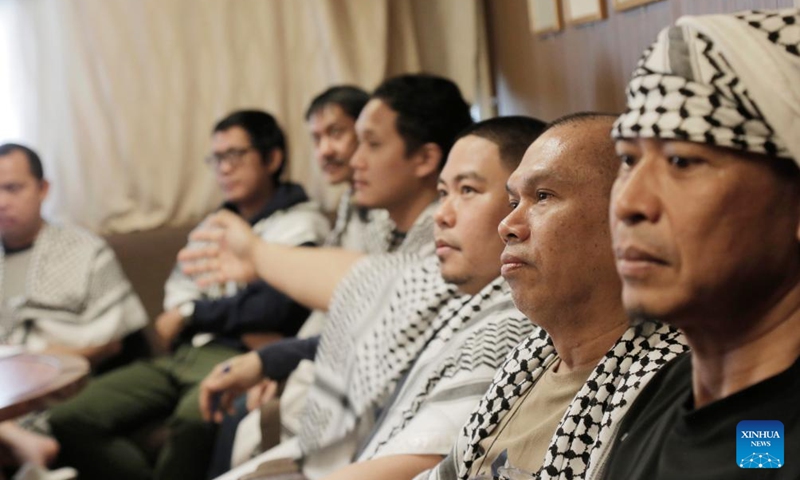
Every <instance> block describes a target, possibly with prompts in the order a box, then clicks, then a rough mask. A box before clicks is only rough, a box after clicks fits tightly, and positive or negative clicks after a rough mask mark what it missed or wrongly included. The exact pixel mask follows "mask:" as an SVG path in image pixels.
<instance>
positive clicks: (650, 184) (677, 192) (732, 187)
mask: <svg viewBox="0 0 800 480" xmlns="http://www.w3.org/2000/svg"><path fill="white" fill-rule="evenodd" d="M798 47H800V11H798V10H796V9H790V10H782V11H762V12H755V11H752V12H743V13H739V14H734V15H713V16H702V17H685V18H682V19H680V20H679V21H678V23H677V26H675V27H673V28H668V29H666V30H664V31H662V32H661V34H660V35H659V37H658V40H657V41H656V42H655V44H654V45H653V46H652V47H651V48H650V49H648V50H647V51H646V52H645V54H644V57H643V58H642V60H641V61H640V62H639V65H638V66H637V68H636V70H635V72H634V76H633V79H632V80H631V82H630V85H629V87H628V111H627V112H626V113H625V114H624V115H622V116H621V117H620V118H619V120H618V121H617V123H616V125H615V129H614V133H613V134H614V137H615V138H616V139H617V152H618V153H619V155H620V158H621V160H622V165H621V167H620V172H619V176H618V178H617V181H616V183H615V186H614V189H613V191H612V198H611V224H612V237H613V243H614V249H615V254H616V258H617V270H618V271H619V274H620V276H621V277H622V280H623V303H624V304H625V307H626V310H628V312H629V314H631V315H632V316H634V317H644V318H647V317H655V318H659V319H661V320H663V321H665V322H667V323H670V324H672V325H674V326H676V327H678V328H680V329H681V330H682V331H683V332H684V333H685V334H686V337H687V340H688V342H689V344H690V346H691V347H692V353H691V354H687V355H684V356H683V357H681V358H679V359H677V360H676V361H673V362H672V363H670V364H669V365H667V366H666V367H665V368H664V369H662V370H661V372H660V373H659V374H658V375H657V376H656V377H655V378H654V379H653V381H652V382H651V383H650V384H649V385H648V386H647V388H646V389H645V390H644V391H643V392H642V394H641V395H640V397H639V398H638V399H637V401H636V402H635V404H634V405H633V406H632V407H631V410H630V411H629V413H628V415H627V416H626V419H625V421H624V423H623V424H622V426H621V427H620V430H619V434H618V436H617V440H616V444H615V445H614V449H613V453H612V456H611V459H610V462H609V463H608V464H607V467H606V468H605V477H604V478H607V479H621V478H625V479H629V478H630V479H639V478H647V479H673V478H679V477H687V476H688V477H690V478H725V479H736V478H756V477H755V476H753V475H752V474H751V472H747V471H744V469H747V468H761V469H769V468H775V470H769V471H768V472H761V474H762V476H759V477H758V478H781V479H784V478H785V479H789V478H791V479H796V478H800V460H798V459H797V458H793V457H785V456H784V453H789V452H797V451H798V450H800V415H799V414H800V361H798V354H800V248H798V242H800V170H798V167H797V163H798V162H799V161H800V136H798V134H797V132H798V127H800V91H798V89H797V85H798V84H800V52H798ZM747 421H770V422H771V423H760V422H756V423H740V422H747ZM779 422H780V423H779ZM749 432H754V433H753V434H750V433H749ZM776 434H777V436H778V437H780V438H776ZM751 436H755V437H760V438H756V441H753V440H749V439H748V437H751ZM764 437H768V439H767V440H766V441H765V440H764Z"/></svg>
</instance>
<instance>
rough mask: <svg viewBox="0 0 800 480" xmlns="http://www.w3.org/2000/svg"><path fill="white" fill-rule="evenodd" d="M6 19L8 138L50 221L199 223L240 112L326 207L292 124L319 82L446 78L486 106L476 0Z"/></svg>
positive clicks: (22, 9) (117, 5)
mask: <svg viewBox="0 0 800 480" xmlns="http://www.w3.org/2000/svg"><path fill="white" fill-rule="evenodd" d="M0 2H2V5H3V7H4V8H3V11H10V13H9V15H10V18H13V19H14V21H13V22H12V25H11V29H10V31H9V32H8V33H9V35H10V38H13V39H16V40H17V41H13V42H11V47H12V59H13V60H14V65H16V68H14V69H12V71H10V72H4V73H3V75H7V78H8V81H9V82H10V83H11V85H12V87H13V92H14V100H15V103H16V104H17V105H18V107H19V111H20V120H21V123H20V125H21V127H20V129H21V135H20V138H19V139H18V140H20V141H24V142H26V143H29V144H30V145H31V146H32V147H33V148H34V149H36V150H38V151H39V152H40V153H41V155H42V157H43V160H44V162H45V168H46V171H47V176H48V177H49V179H50V180H51V183H52V189H51V198H50V199H49V201H48V203H47V204H46V213H47V214H48V216H49V217H51V218H55V219H60V220H67V221H71V222H75V223H79V224H82V225H85V226H87V227H89V228H92V229H94V230H96V231H100V232H104V233H108V232H127V231H133V230H143V229H151V228H156V227H160V226H165V225H182V224H188V223H192V222H196V221H198V220H199V219H200V218H201V217H202V216H203V215H204V214H206V213H207V212H208V211H210V210H211V209H213V208H214V207H215V206H216V205H217V204H218V203H219V201H220V197H219V194H218V192H217V188H216V186H215V185H214V181H213V175H212V172H211V171H210V170H208V169H207V168H206V166H205V165H204V163H203V161H202V159H203V157H204V155H205V154H206V153H207V152H208V149H209V145H210V134H211V128H212V126H213V123H214V122H215V121H216V120H218V119H219V118H221V117H222V116H224V115H225V114H226V113H228V112H230V111H232V110H234V109H239V108H261V109H265V110H267V111H269V112H271V113H273V114H274V115H275V116H276V118H278V120H279V122H280V123H281V125H282V126H283V127H284V129H285V130H286V132H287V135H288V138H289V149H290V153H289V156H290V165H289V167H288V172H289V176H290V178H291V179H292V180H295V181H299V182H300V183H303V184H304V185H305V186H306V187H307V189H308V191H309V193H310V194H311V195H312V197H315V198H316V199H318V200H319V201H320V202H321V203H323V204H324V205H325V206H326V207H327V208H331V207H332V205H333V204H334V202H335V194H336V191H335V190H331V189H329V188H328V187H327V186H325V185H324V182H323V181H322V179H321V176H320V174H319V172H318V171H317V168H316V166H315V165H314V164H313V162H312V161H311V149H310V141H309V139H308V134H307V133H306V130H305V119H304V117H303V114H304V111H305V108H306V106H307V104H308V102H309V101H310V99H311V98H312V97H313V96H314V95H315V94H317V93H319V92H320V91H322V90H323V89H325V88H327V87H328V86H330V85H334V84H341V83H351V84H356V85H360V86H362V87H363V88H365V89H368V90H369V89H372V88H374V87H375V86H376V85H377V84H378V83H379V82H380V81H381V80H382V79H383V78H384V77H385V76H387V75H394V74H399V73H404V72H418V71H426V72H431V73H437V74H441V75H445V76H448V77H450V78H452V79H453V80H455V81H456V82H457V83H458V84H459V86H460V87H461V88H462V91H463V92H464V94H465V96H466V97H467V98H468V99H469V100H470V101H473V102H475V103H477V104H480V105H481V106H482V107H483V108H482V111H483V112H485V111H486V106H487V105H488V106H490V105H491V102H490V97H491V91H490V79H489V70H488V67H487V65H488V59H487V50H488V49H487V47H486V35H485V31H484V30H483V29H484V18H483V10H482V2H481V1H480V0H370V1H363V0H238V1H221V0H168V1H165V0H70V1H69V2H64V1H63V0H0Z"/></svg>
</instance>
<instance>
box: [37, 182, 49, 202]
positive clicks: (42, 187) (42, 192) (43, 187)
mask: <svg viewBox="0 0 800 480" xmlns="http://www.w3.org/2000/svg"><path fill="white" fill-rule="evenodd" d="M49 191H50V182H48V181H47V180H45V179H44V178H43V179H41V180H39V201H40V202H43V201H44V199H45V198H47V193H48V192H49Z"/></svg>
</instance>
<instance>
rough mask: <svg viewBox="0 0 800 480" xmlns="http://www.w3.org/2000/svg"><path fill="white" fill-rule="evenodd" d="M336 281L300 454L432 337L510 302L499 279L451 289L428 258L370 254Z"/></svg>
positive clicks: (392, 380)
mask: <svg viewBox="0 0 800 480" xmlns="http://www.w3.org/2000/svg"><path fill="white" fill-rule="evenodd" d="M342 283H343V286H342V287H341V288H339V289H337V293H336V298H335V299H334V302H333V303H332V308H331V311H330V321H329V322H328V323H327V325H326V327H325V330H324V331H323V334H322V341H321V343H320V347H319V351H318V353H317V357H316V361H315V379H314V386H313V387H312V389H311V391H310V392H309V395H308V404H307V406H306V411H305V417H304V421H303V425H302V427H301V429H300V439H301V445H302V449H303V451H304V453H310V452H314V451H316V450H319V449H321V448H324V447H326V446H328V445H331V444H333V443H335V442H337V441H338V440H340V439H342V438H343V437H344V436H345V435H347V434H348V432H351V431H353V429H354V428H355V426H356V425H357V424H358V422H359V418H361V417H362V416H363V415H368V412H371V411H372V409H373V408H374V407H376V406H378V405H380V404H382V402H383V401H385V400H386V399H387V398H388V396H389V394H390V393H391V391H392V389H393V388H394V386H395V385H396V384H397V381H398V380H399V379H400V377H401V376H402V375H403V373H404V372H405V371H406V370H407V369H408V368H409V367H410V366H411V365H412V364H413V363H414V361H415V359H416V358H417V357H418V356H419V355H420V353H421V352H422V351H423V350H424V349H425V348H426V345H427V344H428V343H429V341H430V340H431V338H433V337H434V336H435V337H436V338H437V339H439V340H441V341H442V342H447V341H448V340H449V339H450V338H452V337H453V336H454V335H457V334H458V332H459V331H460V330H461V329H462V327H463V326H464V325H467V324H469V323H470V322H471V321H473V320H474V319H475V318H478V317H481V316H484V315H490V314H492V312H494V311H495V310H494V308H493V307H494V306H495V305H497V304H503V305H505V304H509V305H510V304H511V302H510V298H511V297H510V291H509V289H508V286H507V285H506V284H505V283H504V282H503V281H502V279H497V280H495V281H494V282H492V283H491V284H490V285H488V286H486V287H485V288H484V289H483V290H482V291H481V292H480V293H479V294H476V295H472V296H471V295H465V294H462V293H460V292H458V290H457V288H456V286H455V285H452V284H448V283H446V282H445V281H444V280H443V279H442V276H441V273H440V271H439V263H438V259H437V258H436V257H435V256H432V257H427V258H425V259H419V258H414V257H412V256H408V255H381V256H371V257H369V258H368V259H365V260H362V261H360V262H359V264H357V265H356V266H355V267H354V268H353V270H352V271H351V273H349V274H348V277H346V278H345V279H344V280H343V282H342ZM525 322H527V320H525ZM513 344H514V342H512V343H511V344H510V345H509V348H510V346H511V345H513ZM485 348H486V349H488V350H498V349H499V348H500V347H499V346H498V345H486V346H485ZM500 361H502V359H500ZM500 361H498V364H499V363H500Z"/></svg>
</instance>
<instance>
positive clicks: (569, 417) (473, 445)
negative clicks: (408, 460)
mask: <svg viewBox="0 0 800 480" xmlns="http://www.w3.org/2000/svg"><path fill="white" fill-rule="evenodd" d="M686 350H687V347H686V345H685V343H684V340H683V337H682V336H681V335H680V333H679V332H678V331H677V330H675V329H673V328H671V327H668V326H666V325H662V324H659V323H656V322H643V323H640V324H638V325H636V326H631V327H629V328H628V330H627V331H625V333H624V334H623V335H622V337H620V339H619V340H617V342H616V344H615V345H614V346H613V347H612V348H611V349H610V350H609V351H608V352H607V353H606V355H605V356H604V357H603V359H601V360H600V362H599V363H598V364H597V366H596V367H595V369H594V370H593V371H592V373H591V374H590V375H589V378H588V379H587V380H586V383H585V384H584V385H583V387H582V388H581V389H580V390H579V391H578V393H577V394H576V395H575V398H574V399H573V400H572V402H571V403H570V405H569V407H567V410H566V412H565V413H564V416H563V417H562V419H561V422H560V424H559V426H558V428H557V429H556V431H555V433H554V434H553V438H552V439H551V441H550V446H549V448H548V450H547V454H546V455H545V458H544V462H543V464H542V468H541V470H540V471H539V472H538V474H535V475H533V476H532V477H531V478H535V479H537V480H545V479H547V480H554V479H559V480H567V479H577V478H593V477H592V472H593V471H595V470H596V469H597V468H599V467H600V466H601V465H602V464H603V463H604V459H605V457H606V456H607V454H608V451H609V448H610V446H611V440H612V439H613V435H614V432H615V430H616V427H617V425H619V422H620V421H621V419H622V418H623V417H624V415H625V413H626V412H627V410H628V408H629V407H630V405H631V404H632V403H633V400H634V399H635V398H636V397H637V396H638V394H639V392H640V391H641V389H642V388H643V387H644V386H645V385H646V384H647V382H648V381H650V378H652V376H653V375H654V374H655V373H656V372H657V371H658V370H659V369H660V368H661V367H662V366H663V365H665V364H666V363H667V362H669V361H670V360H671V359H673V358H675V357H676V356H678V355H680V354H681V353H683V352H685V351H686ZM555 357H556V352H555V349H554V348H553V344H552V341H551V340H550V337H549V336H548V335H547V333H546V332H545V331H544V330H542V329H538V330H537V331H535V332H534V333H533V334H532V335H531V336H530V337H528V338H527V339H526V340H525V341H523V342H522V343H521V344H520V345H519V346H517V348H515V349H514V350H513V351H512V352H511V354H509V356H508V358H507V359H506V362H505V364H504V365H503V366H502V367H501V368H500V369H499V370H498V372H497V374H496V375H495V378H494V381H493V382H492V385H491V386H490V387H489V390H488V391H487V392H486V394H485V395H484V397H483V399H482V400H481V401H480V403H479V404H478V405H477V407H476V408H475V410H474V411H473V412H472V414H471V415H470V418H469V420H468V421H467V424H466V425H465V426H464V429H463V431H462V433H461V437H460V439H459V441H458V443H457V444H456V446H455V448H454V449H453V451H452V452H451V454H450V456H448V457H447V458H445V460H444V461H443V462H442V463H440V464H439V465H438V466H437V467H436V468H434V469H433V470H431V471H430V472H428V473H426V474H423V475H420V476H418V477H417V479H422V478H424V479H427V480H452V479H456V478H457V479H460V480H467V479H468V478H470V477H469V474H470V470H471V468H472V466H473V464H474V463H475V461H476V460H478V459H479V458H480V456H481V452H480V442H481V441H482V440H483V439H485V438H487V437H488V436H489V435H491V434H492V432H493V431H494V430H495V428H497V426H498V425H499V424H500V422H501V421H502V419H503V417H504V416H505V415H506V414H507V413H508V412H510V411H511V409H512V408H513V406H514V404H515V403H516V402H517V401H518V400H520V399H521V398H523V397H524V396H525V394H526V393H527V392H528V391H529V390H530V389H531V388H534V387H535V385H536V382H537V381H538V380H539V378H541V376H542V375H543V374H544V372H545V371H546V370H547V368H548V366H549V365H550V364H551V363H552V361H553V360H554V359H555ZM496 478H500V479H501V480H507V478H506V477H504V476H499V477H496Z"/></svg>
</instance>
